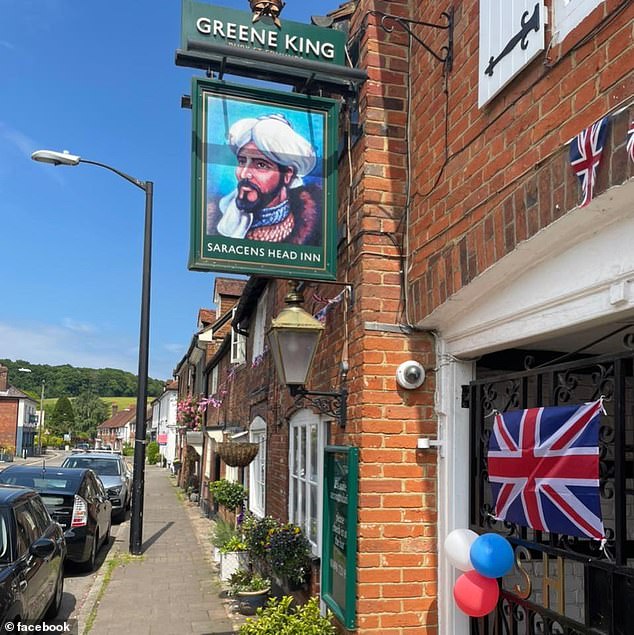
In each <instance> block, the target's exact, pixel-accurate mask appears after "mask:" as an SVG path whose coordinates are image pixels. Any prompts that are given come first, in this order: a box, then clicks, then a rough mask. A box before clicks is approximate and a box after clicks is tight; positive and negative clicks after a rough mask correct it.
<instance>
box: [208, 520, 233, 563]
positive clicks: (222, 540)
mask: <svg viewBox="0 0 634 635" xmlns="http://www.w3.org/2000/svg"><path fill="white" fill-rule="evenodd" d="M235 535H236V532H235V530H234V529H233V527H232V526H231V525H230V524H229V523H227V522H225V521H224V520H223V519H222V518H218V519H216V521H215V523H214V528H213V529H212V531H211V544H212V545H213V546H214V560H215V562H220V550H221V549H223V548H224V547H225V545H226V544H227V543H228V542H229V540H231V538H233V537H234V536H235Z"/></svg>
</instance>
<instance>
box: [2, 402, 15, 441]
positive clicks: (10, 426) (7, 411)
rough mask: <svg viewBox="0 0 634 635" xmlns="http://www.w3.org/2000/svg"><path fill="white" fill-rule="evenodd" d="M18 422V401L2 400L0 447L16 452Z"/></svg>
mask: <svg viewBox="0 0 634 635" xmlns="http://www.w3.org/2000/svg"><path fill="white" fill-rule="evenodd" d="M17 422H18V400H17V399H2V400H0V447H3V448H6V449H11V450H12V451H13V452H15V447H16V441H17V439H16V434H17Z"/></svg>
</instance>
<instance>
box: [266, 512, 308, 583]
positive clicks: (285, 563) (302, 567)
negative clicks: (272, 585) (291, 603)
mask: <svg viewBox="0 0 634 635" xmlns="http://www.w3.org/2000/svg"><path fill="white" fill-rule="evenodd" d="M311 555H312V551H311V547H310V543H309V542H308V539H307V538H306V536H304V534H303V533H302V530H301V528H300V527H298V526H297V525H294V524H293V523H285V524H283V525H280V526H278V527H276V528H274V529H271V530H270V531H269V533H268V535H267V540H266V560H267V563H268V565H269V567H270V569H271V571H272V573H273V575H275V576H277V577H278V578H280V579H281V580H282V582H283V583H285V585H286V586H287V587H289V588H290V589H292V588H293V587H297V586H301V585H302V584H304V583H305V582H306V578H307V576H308V573H309V571H310V564H311Z"/></svg>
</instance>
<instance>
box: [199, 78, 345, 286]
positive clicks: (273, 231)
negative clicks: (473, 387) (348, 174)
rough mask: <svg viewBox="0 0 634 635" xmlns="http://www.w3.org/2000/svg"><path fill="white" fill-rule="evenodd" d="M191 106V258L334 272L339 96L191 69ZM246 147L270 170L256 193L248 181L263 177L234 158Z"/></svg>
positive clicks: (299, 272) (244, 268)
mask: <svg viewBox="0 0 634 635" xmlns="http://www.w3.org/2000/svg"><path fill="white" fill-rule="evenodd" d="M192 110H193V133H192V185H191V192H192V198H191V241H190V256H189V263H188V266H189V268H190V269H192V270H196V271H217V272H227V273H244V274H250V275H261V276H270V277H281V278H294V279H299V280H323V281H330V280H336V235H337V142H338V121H339V104H338V102H337V101H335V100H334V99H327V98H324V97H314V96H310V95H301V94H297V93H290V92H282V91H273V90H268V89H267V90H264V89H261V88H255V87H252V86H243V85H239V84H230V83H228V82H224V81H218V80H210V79H205V78H200V77H196V78H194V79H193V82H192ZM256 126H257V127H256ZM249 140H250V141H249ZM247 144H248V145H247ZM255 146H258V147H257V148H256V147H255ZM249 147H251V148H252V150H250V151H251V152H253V151H255V152H256V153H258V152H259V153H260V154H259V156H260V157H262V159H264V161H263V162H262V163H266V162H267V161H268V162H269V163H270V164H271V165H273V167H274V168H275V170H273V169H271V170H270V172H271V173H273V172H274V171H276V172H275V179H277V180H276V181H275V185H274V186H273V185H271V186H270V189H269V190H268V191H265V192H264V195H262V194H261V193H260V196H259V197H258V198H257V199H256V201H257V202H256V203H250V202H249V201H248V200H247V199H248V197H249V196H252V195H253V196H255V194H252V192H253V191H254V190H253V189H251V190H248V189H247V190H246V193H245V187H249V185H250V186H251V187H252V188H253V187H255V186H254V185H253V183H255V184H256V185H260V186H261V185H262V182H261V181H257V180H256V181H252V180H249V179H251V175H249V174H247V176H248V177H249V178H248V179H246V180H241V179H242V177H243V176H244V171H243V169H242V168H240V167H239V165H238V164H239V162H241V161H242V162H246V161H248V162H251V161H252V159H250V158H246V157H245V156H243V155H244V153H245V152H246V153H247V154H248V152H249V150H248V148H249ZM262 152H263V153H264V155H265V156H264V155H262ZM253 178H254V179H257V175H255V176H253ZM271 178H273V177H271ZM241 183H246V184H247V185H246V186H244V185H241ZM271 183H273V181H271ZM277 188H279V189H277ZM282 190H283V194H282V195H278V196H277V198H274V199H273V201H276V203H275V206H274V205H273V204H272V203H271V204H270V206H269V207H267V206H266V205H265V204H264V202H265V201H267V200H268V199H267V198H266V197H265V195H266V196H268V195H271V194H275V192H279V191H282ZM250 192H251V193H250ZM280 196H281V197H282V198H283V199H284V200H283V201H282V203H279V202H277V201H279V200H280ZM259 201H261V203H262V204H260V203H259ZM249 204H251V205H256V207H255V208H252V209H251V210H249V209H248V208H247V209H246V211H245V208H244V205H249ZM279 205H286V208H285V209H284V210H282V211H281V212H279V213H280V214H281V215H283V214H284V213H286V214H287V216H282V222H278V221H279V217H278V216H273V218H274V219H275V220H274V222H273V221H271V215H272V214H278V211H274V212H271V211H270V210H277V209H278V207H276V206H279ZM241 206H242V207H241ZM291 216H292V219H291V218H289V217H291ZM269 221H270V222H271V224H269ZM289 227H290V228H292V229H289ZM280 228H281V229H280ZM289 232H290V233H289Z"/></svg>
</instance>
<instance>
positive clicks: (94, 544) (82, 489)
mask: <svg viewBox="0 0 634 635" xmlns="http://www.w3.org/2000/svg"><path fill="white" fill-rule="evenodd" d="M0 483H7V484H9V485H23V486H25V487H31V488H33V489H34V490H36V491H38V492H39V493H40V496H41V497H42V500H43V501H44V505H45V506H46V509H48V511H49V513H50V515H51V516H52V517H53V520H56V521H57V522H58V523H59V524H60V525H61V526H62V528H63V530H64V537H65V539H66V546H67V556H66V557H67V558H68V560H70V561H71V562H77V563H79V564H81V566H82V568H83V569H85V570H87V571H92V570H93V569H94V568H95V560H96V557H97V552H98V551H99V549H100V547H101V545H102V544H103V543H105V542H107V541H108V538H109V537H110V524H111V519H110V517H111V510H112V505H111V503H110V501H109V500H108V496H107V495H106V492H105V490H104V488H103V485H102V484H101V481H100V480H99V478H98V477H97V475H96V474H95V473H94V472H93V471H92V470H86V469H76V468H73V469H69V468H61V467H34V466H27V465H13V466H11V467H8V468H6V469H5V470H3V471H2V472H0Z"/></svg>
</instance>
